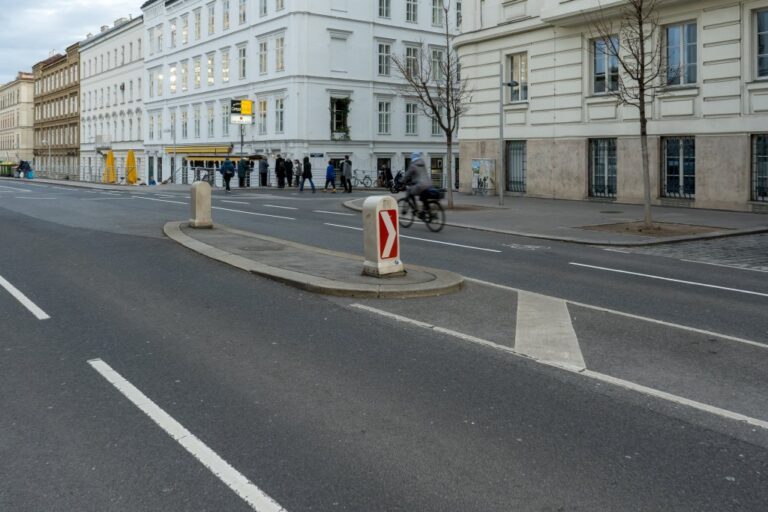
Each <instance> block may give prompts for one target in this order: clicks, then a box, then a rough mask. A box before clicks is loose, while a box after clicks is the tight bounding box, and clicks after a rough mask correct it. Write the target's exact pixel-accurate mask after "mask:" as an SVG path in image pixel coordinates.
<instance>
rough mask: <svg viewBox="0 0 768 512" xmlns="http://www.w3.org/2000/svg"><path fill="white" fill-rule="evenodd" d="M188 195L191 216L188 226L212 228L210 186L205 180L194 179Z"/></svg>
mask: <svg viewBox="0 0 768 512" xmlns="http://www.w3.org/2000/svg"><path fill="white" fill-rule="evenodd" d="M190 195H191V197H190V204H191V205H192V218H191V219H189V227H191V228H197V229H210V228H212V227H213V219H212V218H211V186H210V185H209V184H208V182H207V181H196V182H195V183H193V184H192V187H191V188H190Z"/></svg>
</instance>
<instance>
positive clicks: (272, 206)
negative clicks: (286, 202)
mask: <svg viewBox="0 0 768 512" xmlns="http://www.w3.org/2000/svg"><path fill="white" fill-rule="evenodd" d="M262 206H264V207H265V208H280V209H281V210H298V208H295V207H293V206H278V205H276V204H264V205H262Z"/></svg>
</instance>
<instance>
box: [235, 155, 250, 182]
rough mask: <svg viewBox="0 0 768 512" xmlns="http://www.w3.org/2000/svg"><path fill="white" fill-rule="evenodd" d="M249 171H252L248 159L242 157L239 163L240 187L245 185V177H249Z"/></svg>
mask: <svg viewBox="0 0 768 512" xmlns="http://www.w3.org/2000/svg"><path fill="white" fill-rule="evenodd" d="M248 171H250V168H249V165H248V160H246V159H245V158H241V159H240V161H239V162H238V163H237V180H238V182H239V183H238V186H239V187H240V188H243V187H245V179H246V178H247V177H248Z"/></svg>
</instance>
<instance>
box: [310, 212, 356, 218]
mask: <svg viewBox="0 0 768 512" xmlns="http://www.w3.org/2000/svg"><path fill="white" fill-rule="evenodd" d="M312 212H313V213H325V214H327V215H340V216H343V217H355V216H356V215H355V214H354V213H342V212H329V211H326V210H312Z"/></svg>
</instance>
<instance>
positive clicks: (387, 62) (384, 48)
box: [379, 43, 392, 76]
mask: <svg viewBox="0 0 768 512" xmlns="http://www.w3.org/2000/svg"><path fill="white" fill-rule="evenodd" d="M391 60H392V46H390V45H389V44H387V43H379V74H380V75H382V76H389V75H390V73H391Z"/></svg>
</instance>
